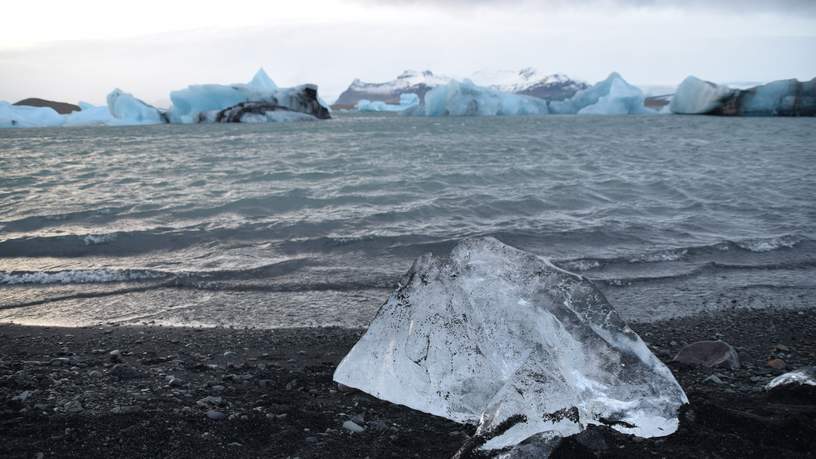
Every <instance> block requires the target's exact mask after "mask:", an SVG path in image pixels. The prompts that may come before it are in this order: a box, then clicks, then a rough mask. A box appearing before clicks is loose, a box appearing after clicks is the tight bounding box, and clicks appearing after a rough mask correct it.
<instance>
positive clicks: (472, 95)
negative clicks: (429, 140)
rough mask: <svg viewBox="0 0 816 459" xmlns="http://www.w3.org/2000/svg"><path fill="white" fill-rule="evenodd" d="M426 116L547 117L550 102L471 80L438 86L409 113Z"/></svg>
mask: <svg viewBox="0 0 816 459" xmlns="http://www.w3.org/2000/svg"><path fill="white" fill-rule="evenodd" d="M403 113H405V114H408V115H424V116H516V115H546V114H547V113H549V109H548V108H547V101H545V100H544V99H539V98H537V97H532V96H523V95H519V94H512V93H507V92H502V91H498V90H495V89H491V88H486V87H483V86H477V85H476V84H474V83H473V82H472V81H470V80H464V81H456V80H453V81H451V82H450V83H448V84H446V85H443V86H437V87H436V88H434V89H432V90H430V91H428V92H427V93H426V94H425V100H424V103H423V104H421V105H416V106H415V107H414V108H412V109H408V110H405V111H404V112H403Z"/></svg>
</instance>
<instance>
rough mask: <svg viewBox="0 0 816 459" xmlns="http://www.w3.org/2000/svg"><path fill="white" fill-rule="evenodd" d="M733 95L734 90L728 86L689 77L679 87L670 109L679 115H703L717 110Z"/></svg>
mask: <svg viewBox="0 0 816 459" xmlns="http://www.w3.org/2000/svg"><path fill="white" fill-rule="evenodd" d="M733 95H734V90H733V89H731V88H729V87H728V86H723V85H718V84H715V83H712V82H710V81H704V80H701V79H699V78H697V77H695V76H689V77H687V78H686V79H685V80H683V82H682V83H680V86H678V87H677V91H676V92H675V93H674V97H672V100H671V103H670V104H669V107H671V111H672V113H676V114H679V115H703V114H706V113H710V112H712V111H714V110H716V109H717V108H719V107H720V106H721V104H722V102H723V100H725V99H728V98H729V97H731V96H733Z"/></svg>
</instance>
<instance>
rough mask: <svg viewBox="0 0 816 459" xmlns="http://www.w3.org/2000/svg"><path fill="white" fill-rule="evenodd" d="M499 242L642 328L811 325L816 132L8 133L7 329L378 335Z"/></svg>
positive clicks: (639, 124) (392, 127)
mask: <svg viewBox="0 0 816 459" xmlns="http://www.w3.org/2000/svg"><path fill="white" fill-rule="evenodd" d="M480 235H492V236H495V237H497V238H499V239H500V240H502V241H503V242H505V243H508V244H511V245H514V246H516V247H519V248H522V249H525V250H529V251H532V252H534V253H537V254H540V255H543V256H547V257H550V258H551V259H552V260H553V261H554V262H555V263H557V264H559V265H561V266H562V267H564V268H566V269H570V270H572V271H575V272H579V273H581V274H583V275H585V276H586V277H588V278H590V279H593V280H595V281H596V282H597V284H598V285H599V287H600V288H601V289H602V291H603V292H604V293H605V294H606V296H607V297H608V298H609V300H610V302H611V303H612V304H613V305H614V306H615V307H616V308H617V309H618V310H619V311H620V312H621V313H622V314H623V316H624V317H625V318H626V319H628V320H633V321H650V320H656V319H661V318H666V317H671V316H676V315H688V314H697V313H702V312H712V313H716V311H718V310H722V309H730V308H746V307H748V308H766V307H779V308H802V307H811V306H813V305H814V303H816V119H812V118H810V119H795V118H786V119H783V118H712V117H682V116H622V117H575V116H571V117H560V116H548V117H539V118H535V117H531V118H526V117H521V118H405V117H399V116H392V115H383V114H373V115H360V114H340V115H339V116H337V117H336V118H335V119H333V120H330V121H325V122H315V123H292V124H265V125H197V126H178V125H162V126H147V127H126V128H124V127H123V128H111V127H100V128H76V129H69V128H64V129H15V130H2V131H0V321H4V322H8V321H14V322H17V323H26V324H54V325H77V324H79V325H88V324H96V323H102V322H120V323H134V324H135V323H139V324H141V323H158V324H172V325H233V326H240V327H243V326H254V327H300V326H326V325H340V326H348V327H361V326H365V325H367V323H368V321H369V320H370V319H371V318H372V317H373V314H374V313H375V312H376V310H377V308H378V307H379V305H380V304H381V303H382V302H383V301H384V300H385V298H386V297H387V295H388V293H389V291H390V290H391V289H393V287H394V286H395V285H396V284H397V282H398V281H399V278H400V276H401V275H402V274H403V273H404V272H405V271H406V270H407V269H408V268H409V267H410V265H411V262H412V260H413V259H414V258H415V257H417V256H419V255H421V254H423V253H426V252H434V253H437V254H445V253H447V252H448V251H449V250H450V248H452V247H453V245H455V243H456V242H457V241H459V240H461V239H463V238H467V237H472V236H480Z"/></svg>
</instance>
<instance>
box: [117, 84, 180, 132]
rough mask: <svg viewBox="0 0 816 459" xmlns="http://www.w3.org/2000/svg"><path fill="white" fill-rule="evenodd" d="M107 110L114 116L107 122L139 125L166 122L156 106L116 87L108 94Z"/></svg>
mask: <svg viewBox="0 0 816 459" xmlns="http://www.w3.org/2000/svg"><path fill="white" fill-rule="evenodd" d="M108 110H109V111H110V114H111V115H113V118H114V120H112V121H110V122H109V124H117V125H139V124H162V123H166V122H167V118H166V117H165V115H164V114H163V113H162V112H160V111H159V109H158V108H156V107H154V106H152V105H150V104H148V103H146V102H143V101H141V100H139V99H137V98H135V97H133V94H130V93H127V92H124V91H122V90H121V89H118V88H117V89H114V90H113V91H111V93H110V94H108Z"/></svg>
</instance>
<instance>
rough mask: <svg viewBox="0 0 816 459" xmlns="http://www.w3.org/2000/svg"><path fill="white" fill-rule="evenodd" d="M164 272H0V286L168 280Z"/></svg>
mask: <svg viewBox="0 0 816 459" xmlns="http://www.w3.org/2000/svg"><path fill="white" fill-rule="evenodd" d="M170 276H171V275H170V274H169V273H165V272H162V271H151V270H142V269H69V270H64V271H12V272H0V285H22V284H40V285H45V284H97V283H109V282H134V281H144V280H156V279H164V278H168V277H170Z"/></svg>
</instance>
